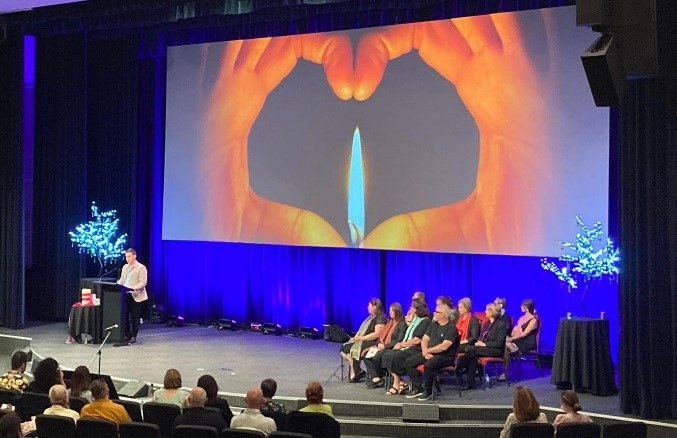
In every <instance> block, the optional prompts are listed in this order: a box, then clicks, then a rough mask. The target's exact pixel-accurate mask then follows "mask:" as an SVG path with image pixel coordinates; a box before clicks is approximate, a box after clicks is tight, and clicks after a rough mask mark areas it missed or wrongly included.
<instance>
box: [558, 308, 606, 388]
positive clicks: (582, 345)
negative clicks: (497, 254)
mask: <svg viewBox="0 0 677 438" xmlns="http://www.w3.org/2000/svg"><path fill="white" fill-rule="evenodd" d="M550 380H551V382H552V383H554V384H555V385H557V386H558V388H560V389H562V388H565V387H570V388H571V387H573V389H574V390H576V391H578V392H589V393H592V394H595V395H600V396H609V395H614V394H616V393H617V392H618V388H616V383H615V379H614V365H613V362H612V361H611V347H610V343H609V321H608V320H606V319H592V318H572V319H567V318H561V319H560V321H559V328H558V330H557V343H556V344H555V355H554V357H553V361H552V377H551V379H550Z"/></svg>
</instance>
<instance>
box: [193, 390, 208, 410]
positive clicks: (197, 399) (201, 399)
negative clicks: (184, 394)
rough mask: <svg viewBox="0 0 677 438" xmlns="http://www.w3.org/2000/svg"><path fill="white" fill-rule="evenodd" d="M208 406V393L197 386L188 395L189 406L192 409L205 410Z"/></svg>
mask: <svg viewBox="0 0 677 438" xmlns="http://www.w3.org/2000/svg"><path fill="white" fill-rule="evenodd" d="M206 404H207V392H206V391H205V390H204V388H201V387H199V386H196V387H195V388H193V389H191V390H190V394H188V406H190V407H191V408H204V407H205V405H206Z"/></svg>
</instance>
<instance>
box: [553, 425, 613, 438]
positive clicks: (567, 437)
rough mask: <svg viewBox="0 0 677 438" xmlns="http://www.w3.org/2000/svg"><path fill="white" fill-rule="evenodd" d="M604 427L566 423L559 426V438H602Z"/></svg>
mask: <svg viewBox="0 0 677 438" xmlns="http://www.w3.org/2000/svg"><path fill="white" fill-rule="evenodd" d="M601 435H602V426H600V425H599V424H595V423H564V424H561V425H559V426H557V438H600V436H601Z"/></svg>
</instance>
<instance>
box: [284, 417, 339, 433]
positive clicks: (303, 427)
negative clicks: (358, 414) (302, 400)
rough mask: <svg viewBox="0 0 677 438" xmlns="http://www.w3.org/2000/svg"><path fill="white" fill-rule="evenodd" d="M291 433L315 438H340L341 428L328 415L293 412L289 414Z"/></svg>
mask: <svg viewBox="0 0 677 438" xmlns="http://www.w3.org/2000/svg"><path fill="white" fill-rule="evenodd" d="M289 432H297V433H305V434H308V435H311V436H312V437H313V438H339V437H340V436H341V426H340V425H339V423H338V421H336V420H334V419H333V418H332V417H330V416H329V415H326V414H319V413H314V412H300V411H293V412H290V413H289Z"/></svg>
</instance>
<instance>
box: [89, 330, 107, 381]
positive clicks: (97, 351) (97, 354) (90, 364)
mask: <svg viewBox="0 0 677 438" xmlns="http://www.w3.org/2000/svg"><path fill="white" fill-rule="evenodd" d="M106 331H107V332H108V333H106V337H105V338H103V342H102V343H101V345H100V346H99V349H98V350H96V353H94V357H92V360H90V361H89V364H88V365H87V369H89V367H91V366H92V362H94V359H96V356H99V374H101V349H102V348H103V346H104V345H105V344H106V341H107V340H108V337H109V336H110V332H111V331H110V330H106Z"/></svg>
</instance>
